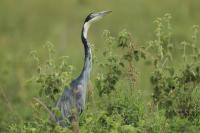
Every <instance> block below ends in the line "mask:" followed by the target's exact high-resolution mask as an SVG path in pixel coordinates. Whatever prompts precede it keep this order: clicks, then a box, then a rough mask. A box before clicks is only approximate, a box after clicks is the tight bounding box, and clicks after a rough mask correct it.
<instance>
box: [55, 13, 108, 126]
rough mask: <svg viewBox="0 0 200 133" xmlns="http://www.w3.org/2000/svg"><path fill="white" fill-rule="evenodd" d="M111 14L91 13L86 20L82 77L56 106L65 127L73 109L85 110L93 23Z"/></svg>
mask: <svg viewBox="0 0 200 133" xmlns="http://www.w3.org/2000/svg"><path fill="white" fill-rule="evenodd" d="M110 12H111V11H102V12H99V13H91V14H89V15H88V16H87V17H86V19H85V22H84V25H83V28H82V33H81V39H82V43H83V45H84V50H85V60H84V67H83V69H82V72H81V74H80V76H78V77H77V78H76V79H75V80H73V81H72V82H71V84H70V86H69V88H65V89H64V92H63V94H62V96H61V97H60V98H59V99H58V101H57V104H56V107H57V108H58V109H59V111H60V112H61V116H60V117H59V118H56V120H57V122H58V123H59V124H60V125H62V126H64V125H63V120H64V119H66V118H67V119H70V116H71V115H72V109H74V108H75V109H76V110H77V112H78V113H81V112H82V111H83V110H84V108H85V101H86V93H87V85H88V81H89V79H90V72H91V69H92V52H91V48H90V44H89V42H88V40H87V33H88V29H89V27H90V25H91V24H92V23H93V22H95V21H97V20H99V19H101V18H102V17H103V16H105V15H106V14H108V13H110Z"/></svg>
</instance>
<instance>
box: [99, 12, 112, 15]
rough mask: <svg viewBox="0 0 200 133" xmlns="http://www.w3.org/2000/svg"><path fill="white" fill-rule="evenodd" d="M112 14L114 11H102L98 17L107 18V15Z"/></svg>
mask: <svg viewBox="0 0 200 133" xmlns="http://www.w3.org/2000/svg"><path fill="white" fill-rule="evenodd" d="M111 12H112V11H102V12H99V13H97V15H98V16H105V15H107V14H109V13H111Z"/></svg>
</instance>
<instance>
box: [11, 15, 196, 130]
mask: <svg viewBox="0 0 200 133" xmlns="http://www.w3.org/2000/svg"><path fill="white" fill-rule="evenodd" d="M170 21H171V15H170V14H165V15H164V17H162V18H158V19H156V21H155V24H156V30H155V33H156V34H155V39H154V40H152V41H148V42H147V43H146V45H145V46H141V45H140V46H138V45H136V43H135V42H133V38H132V35H131V34H130V33H129V32H127V31H126V30H122V31H121V32H120V33H119V34H118V36H117V37H113V36H112V35H111V33H110V32H109V31H107V30H106V31H105V32H104V34H103V37H104V38H105V43H104V47H106V49H104V50H103V52H102V51H100V52H101V54H100V56H101V58H96V53H98V51H95V55H93V57H94V59H93V62H94V68H98V69H95V71H97V74H95V75H94V77H93V80H94V82H93V83H94V84H92V85H90V87H88V88H89V90H90V89H91V88H94V89H91V90H90V91H92V93H91V94H89V96H88V97H89V98H88V100H87V108H86V110H85V111H84V112H83V113H82V114H81V115H80V118H79V125H80V127H79V128H80V132H82V133H107V132H109V133H124V132H126V133H143V132H148V133H158V132H198V131H199V130H200V127H199V124H200V112H199V110H200V101H199V98H200V97H199V96H200V91H199V89H200V88H199V86H200V64H199V58H200V50H199V48H198V46H197V35H198V26H194V27H193V31H194V32H193V35H192V39H191V41H183V42H181V43H177V41H175V38H172V32H171V30H172V26H171V23H170ZM176 45H179V46H182V49H180V47H179V49H178V48H177V47H176ZM46 47H47V48H48V53H49V55H48V59H47V61H46V62H45V61H40V59H39V57H38V56H37V52H32V56H33V57H34V59H35V61H36V63H37V64H38V69H37V70H38V74H37V75H36V77H35V78H34V79H35V81H36V82H37V83H38V84H39V87H38V94H39V95H38V97H39V98H34V101H33V109H34V111H35V113H34V114H33V117H32V119H31V120H29V121H27V122H24V123H23V124H22V126H19V125H16V124H11V125H10V126H9V131H10V132H72V130H71V127H70V126H69V127H67V128H62V127H60V126H59V125H57V124H56V123H51V122H50V121H49V115H51V113H54V114H57V115H59V111H58V110H57V109H55V108H54V104H55V100H56V99H57V98H58V97H59V96H60V95H61V93H62V91H63V88H65V86H66V85H68V83H69V82H70V80H71V77H72V75H73V67H72V66H71V65H69V64H68V63H67V62H66V58H61V60H59V59H58V58H55V57H56V56H55V51H54V48H53V45H52V44H51V43H48V44H47V46H46ZM92 48H93V51H94V50H96V49H95V47H94V46H92ZM177 61H178V62H180V63H179V64H178V65H177V66H175V65H174V62H177ZM41 62H44V63H41ZM143 63H145V65H146V67H150V69H151V70H152V73H151V75H150V76H149V77H148V79H149V80H150V82H151V88H149V89H151V90H153V94H152V97H151V99H148V98H146V95H144V94H143V91H144V90H143V89H142V88H141V86H140V85H137V82H138V80H143V79H140V75H139V74H138V73H139V72H140V71H142V70H141V69H139V68H138V67H137V65H139V64H140V65H141V64H143ZM138 71H139V72H138ZM94 73H95V72H94ZM147 100H148V102H147Z"/></svg>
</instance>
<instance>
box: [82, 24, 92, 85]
mask: <svg viewBox="0 0 200 133" xmlns="http://www.w3.org/2000/svg"><path fill="white" fill-rule="evenodd" d="M89 27H90V24H89V23H85V24H84V26H83V29H82V34H81V39H82V43H83V45H84V50H85V59H84V66H83V69H82V72H81V74H80V77H81V78H82V79H84V81H85V82H86V83H87V82H88V80H89V78H90V72H91V69H92V52H91V48H90V44H89V42H88V40H87V34H88V29H89Z"/></svg>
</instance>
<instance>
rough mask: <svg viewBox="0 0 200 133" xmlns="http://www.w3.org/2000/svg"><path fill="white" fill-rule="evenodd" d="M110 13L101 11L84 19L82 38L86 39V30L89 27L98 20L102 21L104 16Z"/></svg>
mask: <svg viewBox="0 0 200 133" xmlns="http://www.w3.org/2000/svg"><path fill="white" fill-rule="evenodd" d="M111 12H112V11H102V12H97V13H90V14H89V15H88V16H87V17H86V19H85V22H84V26H83V32H82V34H83V36H84V37H85V38H87V32H88V29H89V27H90V25H91V24H92V23H94V22H96V21H98V20H100V19H102V18H103V17H104V16H105V15H107V14H109V13H111Z"/></svg>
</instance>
